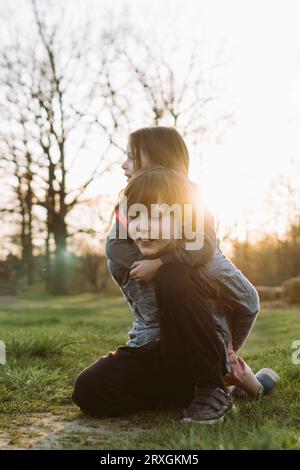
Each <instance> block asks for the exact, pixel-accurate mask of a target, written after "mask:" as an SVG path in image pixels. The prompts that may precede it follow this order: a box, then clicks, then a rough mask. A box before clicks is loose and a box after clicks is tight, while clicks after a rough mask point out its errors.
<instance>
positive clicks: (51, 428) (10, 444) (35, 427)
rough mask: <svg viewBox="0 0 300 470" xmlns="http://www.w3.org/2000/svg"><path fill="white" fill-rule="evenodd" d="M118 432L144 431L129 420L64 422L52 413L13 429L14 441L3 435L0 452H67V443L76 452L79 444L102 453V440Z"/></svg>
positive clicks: (35, 416)
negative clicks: (60, 450) (94, 448)
mask: <svg viewBox="0 0 300 470" xmlns="http://www.w3.org/2000/svg"><path fill="white" fill-rule="evenodd" d="M116 428H117V429H118V433H124V436H125V435H126V434H128V433H130V432H131V431H132V430H134V431H145V429H142V428H141V429H137V427H136V425H134V424H133V423H132V422H130V421H129V420H126V419H120V418H118V419H117V418H109V419H105V420H97V419H91V418H79V419H75V420H73V421H63V420H61V419H60V418H59V417H58V416H57V415H53V414H51V413H43V414H33V415H31V416H30V418H29V419H28V424H27V425H17V426H16V427H15V428H14V432H13V435H14V438H13V439H11V438H10V437H9V435H8V433H6V432H4V431H0V449H1V450H20V449H48V450H53V449H68V448H69V447H68V443H70V444H72V445H71V447H72V448H74V443H77V442H78V447H79V448H82V447H84V448H88V447H92V446H93V447H95V446H97V447H98V448H100V449H101V441H103V437H104V436H105V437H109V435H111V436H113V434H114V433H115V431H116ZM14 442H16V443H14Z"/></svg>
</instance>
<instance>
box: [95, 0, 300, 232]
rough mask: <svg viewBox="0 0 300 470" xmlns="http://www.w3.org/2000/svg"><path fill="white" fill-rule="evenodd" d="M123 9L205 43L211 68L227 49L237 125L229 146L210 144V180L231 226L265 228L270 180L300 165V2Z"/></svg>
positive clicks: (210, 195)
mask: <svg viewBox="0 0 300 470" xmlns="http://www.w3.org/2000/svg"><path fill="white" fill-rule="evenodd" d="M96 3H98V5H99V7H100V3H99V2H96ZM117 4H119V5H120V8H121V6H123V5H124V4H127V5H128V6H129V7H130V10H131V12H132V15H133V17H134V18H136V21H137V23H138V24H139V25H143V22H145V19H146V18H147V24H146V25H145V27H147V26H148V27H149V25H150V28H153V27H154V28H155V30H156V31H157V32H158V34H165V35H168V37H169V36H170V35H171V36H172V34H174V33H175V34H176V39H177V40H178V38H181V39H182V41H186V40H188V39H190V38H192V39H193V38H196V39H201V40H203V42H204V44H205V60H206V61H207V63H209V62H210V61H211V60H213V59H212V58H214V57H215V54H216V51H217V50H219V49H220V47H222V46H224V48H225V60H224V64H223V66H222V67H221V68H219V76H218V78H217V79H218V80H219V84H220V89H222V93H223V95H222V100H223V102H224V109H228V110H232V112H233V114H234V117H235V122H236V124H235V126H234V127H231V128H230V129H228V131H227V132H226V133H225V136H224V138H223V141H222V144H219V145H218V144H216V143H215V142H211V143H209V144H204V145H203V149H202V153H203V154H204V157H205V158H204V164H203V167H202V169H201V171H202V173H203V179H202V181H203V182H204V187H205V192H206V195H207V199H208V202H209V204H210V206H211V207H212V208H213V209H214V210H215V211H216V213H217V215H218V217H219V218H220V219H221V224H223V225H224V227H225V226H226V225H229V226H230V224H232V223H234V222H236V221H239V220H240V221H242V219H245V214H247V213H249V214H250V213H251V222H252V225H253V224H254V225H255V224H256V223H257V224H259V223H261V222H262V220H263V219H264V218H265V216H266V214H265V213H264V212H262V205H263V200H264V197H265V195H266V193H267V191H268V188H269V184H270V181H271V180H272V179H274V178H276V177H277V176H278V175H279V174H281V173H282V172H285V171H286V168H287V166H288V163H289V160H290V159H294V160H296V161H298V162H299V163H300V132H299V131H300V32H299V22H298V19H299V17H300V15H299V13H300V3H299V2H297V1H293V0H287V1H281V0H273V1H269V0H264V1H258V0H251V1H249V0H226V1H222V0H202V1H201V0H196V1H194V0H184V1H182V0H172V1H167V0H164V1H161V0H152V1H149V0H138V1H135V0H131V1H123V0H122V1H121V0H119V1H115V2H114V5H117ZM153 25H155V26H153ZM199 172H200V169H199V166H197V162H196V163H195V164H194V165H192V169H191V177H192V178H193V177H194V179H197V178H198V174H199ZM248 219H249V217H248ZM247 223H249V221H248V222H247ZM240 225H241V231H240V235H241V236H242V231H243V227H242V225H243V224H242V223H241V224H240Z"/></svg>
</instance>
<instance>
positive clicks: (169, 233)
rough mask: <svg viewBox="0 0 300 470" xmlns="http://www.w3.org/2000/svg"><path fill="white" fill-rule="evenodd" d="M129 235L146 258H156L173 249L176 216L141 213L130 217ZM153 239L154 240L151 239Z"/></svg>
mask: <svg viewBox="0 0 300 470" xmlns="http://www.w3.org/2000/svg"><path fill="white" fill-rule="evenodd" d="M128 233H129V235H130V237H131V238H132V239H133V240H134V242H135V243H136V245H137V246H138V248H139V250H140V251H141V253H142V254H143V255H145V256H155V255H157V254H158V253H160V252H161V251H163V250H168V249H171V248H172V247H173V245H174V243H175V241H174V216H173V214H172V213H171V214H169V215H168V216H167V215H164V214H163V213H161V212H160V214H157V215H155V214H153V212H152V213H151V214H150V213H149V212H148V211H145V212H140V213H138V215H137V216H133V217H131V216H128ZM151 237H153V238H151Z"/></svg>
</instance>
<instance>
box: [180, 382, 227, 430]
mask: <svg viewBox="0 0 300 470" xmlns="http://www.w3.org/2000/svg"><path fill="white" fill-rule="evenodd" d="M232 406H233V401H232V398H231V393H230V392H229V391H227V390H224V389H223V388H220V387H209V386H207V385H203V384H199V383H196V385H195V388H194V393H193V399H192V401H191V403H190V404H189V406H188V407H187V408H185V409H184V410H183V418H182V421H195V422H197V423H202V424H214V423H217V422H221V421H223V419H224V416H225V414H226V413H227V412H228V411H229V410H230V409H231V408H232Z"/></svg>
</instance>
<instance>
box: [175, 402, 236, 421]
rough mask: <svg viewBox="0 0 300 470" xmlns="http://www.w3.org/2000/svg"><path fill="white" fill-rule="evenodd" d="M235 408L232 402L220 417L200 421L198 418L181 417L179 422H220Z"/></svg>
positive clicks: (234, 411)
mask: <svg viewBox="0 0 300 470" xmlns="http://www.w3.org/2000/svg"><path fill="white" fill-rule="evenodd" d="M236 411H237V409H236V406H235V405H234V404H233V405H232V406H231V408H229V410H228V411H227V412H226V413H225V415H223V416H221V417H220V418H217V419H209V420H204V421H200V420H199V419H192V418H182V419H181V422H185V423H198V424H208V425H210V424H216V423H222V422H223V421H224V418H225V416H227V415H228V414H229V413H236Z"/></svg>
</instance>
